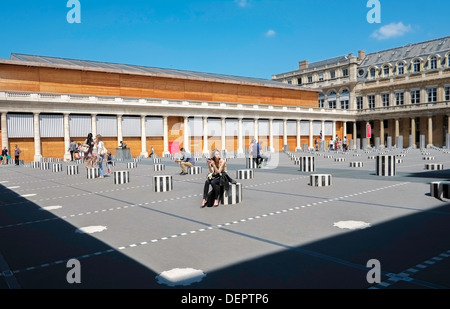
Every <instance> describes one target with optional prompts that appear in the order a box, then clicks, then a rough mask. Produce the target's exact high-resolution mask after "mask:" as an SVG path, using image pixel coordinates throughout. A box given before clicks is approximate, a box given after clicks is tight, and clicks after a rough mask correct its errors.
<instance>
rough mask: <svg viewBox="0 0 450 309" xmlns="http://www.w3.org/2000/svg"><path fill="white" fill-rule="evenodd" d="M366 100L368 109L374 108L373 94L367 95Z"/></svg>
mask: <svg viewBox="0 0 450 309" xmlns="http://www.w3.org/2000/svg"><path fill="white" fill-rule="evenodd" d="M367 102H368V104H369V109H375V95H373V94H372V95H368V96H367Z"/></svg>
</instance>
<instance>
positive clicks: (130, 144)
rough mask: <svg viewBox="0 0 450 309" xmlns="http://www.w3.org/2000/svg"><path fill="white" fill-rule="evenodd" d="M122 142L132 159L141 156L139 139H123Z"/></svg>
mask: <svg viewBox="0 0 450 309" xmlns="http://www.w3.org/2000/svg"><path fill="white" fill-rule="evenodd" d="M123 142H124V143H126V144H127V148H130V154H131V156H132V157H133V158H136V157H137V156H140V155H141V152H142V142H141V138H140V137H124V138H123Z"/></svg>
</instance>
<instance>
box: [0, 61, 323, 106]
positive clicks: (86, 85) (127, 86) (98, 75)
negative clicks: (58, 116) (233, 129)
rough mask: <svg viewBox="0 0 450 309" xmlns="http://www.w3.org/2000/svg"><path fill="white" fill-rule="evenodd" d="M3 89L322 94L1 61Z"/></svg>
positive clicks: (228, 96) (236, 97) (299, 99)
mask: <svg viewBox="0 0 450 309" xmlns="http://www.w3.org/2000/svg"><path fill="white" fill-rule="evenodd" d="M0 89H2V90H9V91H32V92H50V93H68V94H86V95H107V96H124V97H148V98H161V99H178V100H200V101H203V100H205V101H215V102H231V103H250V104H269V105H289V106H304V107H317V102H318V93H317V92H313V91H307V90H296V89H284V88H271V87H264V86H251V85H239V84H227V83H221V82H210V81H192V80H183V79H174V78H164V77H151V76H135V75H126V74H117V73H106V72H89V71H79V70H68V69H52V68H37V67H26V66H20V65H5V64H0Z"/></svg>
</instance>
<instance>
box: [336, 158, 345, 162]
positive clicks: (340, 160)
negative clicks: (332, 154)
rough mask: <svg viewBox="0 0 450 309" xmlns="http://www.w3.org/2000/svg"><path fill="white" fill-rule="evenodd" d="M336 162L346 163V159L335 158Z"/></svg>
mask: <svg viewBox="0 0 450 309" xmlns="http://www.w3.org/2000/svg"><path fill="white" fill-rule="evenodd" d="M334 162H345V158H334Z"/></svg>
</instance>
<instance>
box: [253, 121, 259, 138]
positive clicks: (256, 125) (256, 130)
mask: <svg viewBox="0 0 450 309" xmlns="http://www.w3.org/2000/svg"><path fill="white" fill-rule="evenodd" d="M254 123H255V125H254V131H255V132H254V133H255V134H254V136H255V139H256V140H258V137H259V132H258V118H255V120H254Z"/></svg>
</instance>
